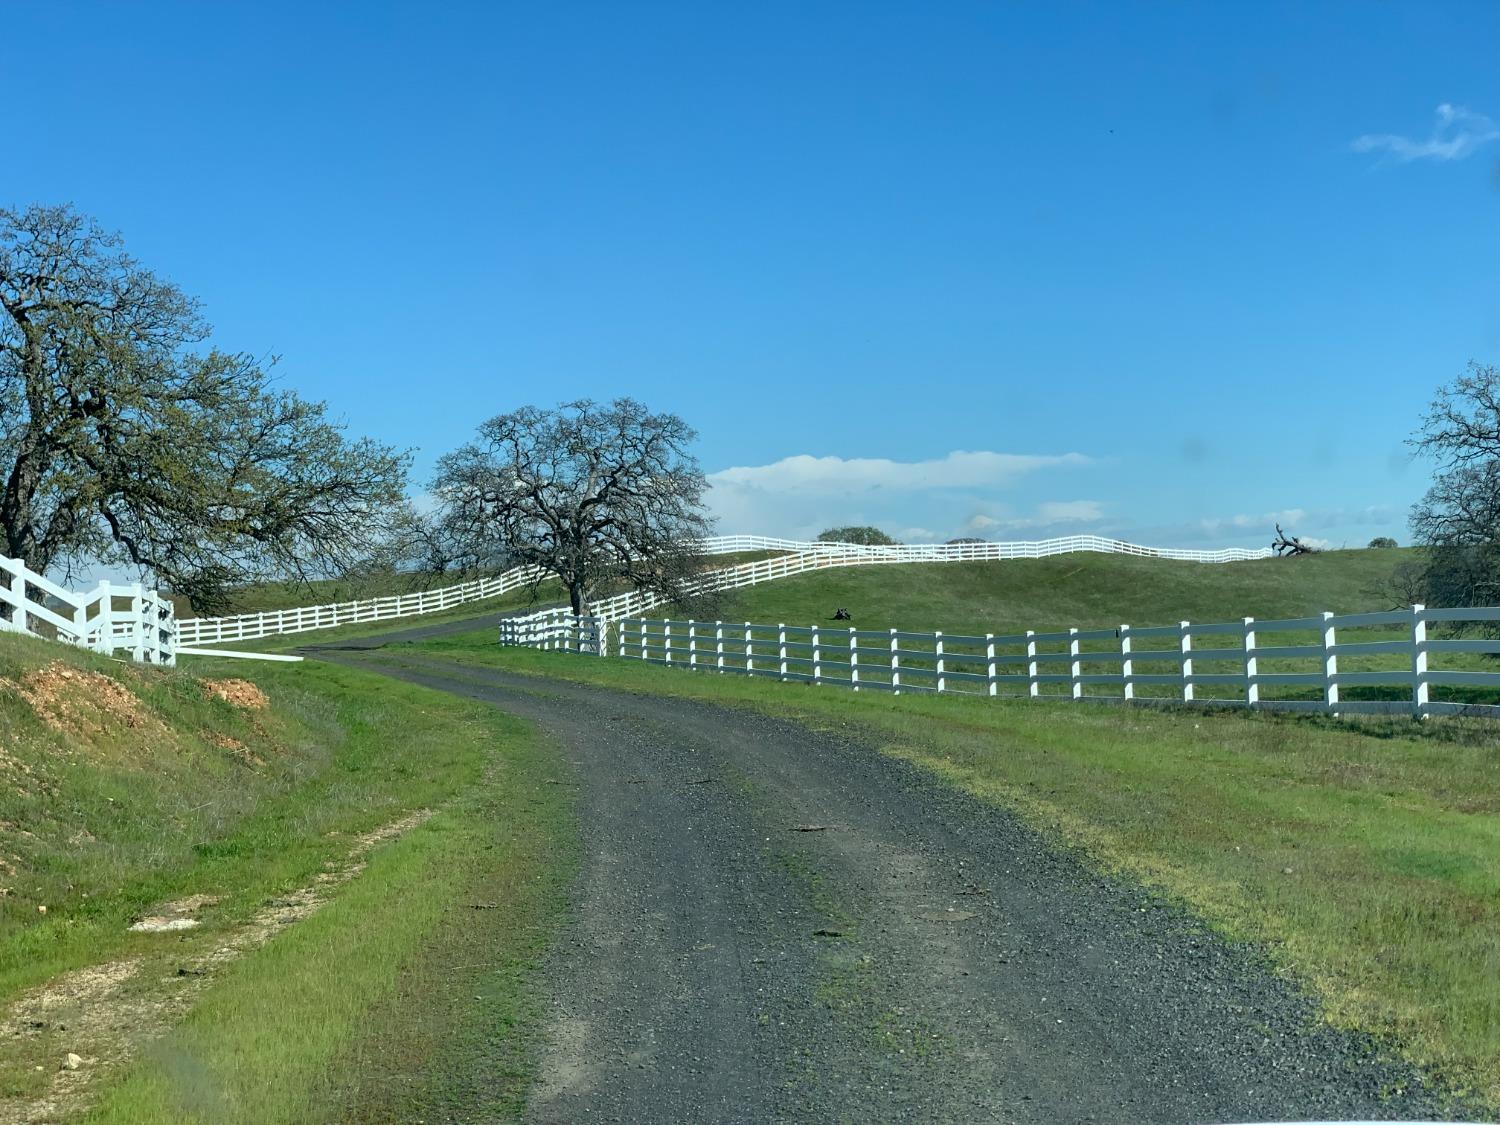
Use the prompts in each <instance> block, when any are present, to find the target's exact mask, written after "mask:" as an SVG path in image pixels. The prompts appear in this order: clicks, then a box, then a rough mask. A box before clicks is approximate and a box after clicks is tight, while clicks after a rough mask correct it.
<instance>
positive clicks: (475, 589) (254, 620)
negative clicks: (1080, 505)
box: [178, 535, 1271, 645]
mask: <svg viewBox="0 0 1500 1125" xmlns="http://www.w3.org/2000/svg"><path fill="white" fill-rule="evenodd" d="M701 547H702V549H703V552H704V553H705V554H709V555H730V554H744V553H750V552H754V551H778V552H785V555H784V556H783V557H781V558H773V559H763V560H760V561H759V562H754V563H745V564H742V565H741V566H737V567H726V568H724V569H722V570H716V571H708V572H706V573H705V575H704V578H703V580H701V581H700V582H699V583H698V585H699V587H705V586H708V585H710V584H713V585H717V586H718V588H722V589H736V588H738V587H740V586H750V585H754V584H755V583H758V582H768V581H771V580H773V579H776V578H785V577H787V576H789V575H792V574H801V573H803V572H805V571H808V570H818V569H822V568H823V567H827V566H869V565H871V564H874V563H909V562H971V561H976V560H984V559H1036V558H1045V557H1046V556H1048V555H1061V554H1069V553H1071V552H1074V551H1095V552H1102V553H1106V554H1118V555H1136V556H1139V557H1142V558H1160V559H1178V560H1183V561H1187V562H1204V563H1223V562H1239V561H1243V560H1247V559H1259V558H1265V557H1266V556H1268V555H1270V554H1271V550H1270V548H1262V549H1259V550H1249V549H1246V548H1243V547H1229V548H1226V549H1224V550H1221V551H1187V550H1176V549H1173V548H1170V547H1142V546H1140V545H1139V544H1137V543H1127V542H1125V541H1124V540H1120V539H1103V538H1100V537H1099V536H1097V535H1073V536H1067V537H1064V538H1059V539H1042V540H1037V541H1034V542H1016V543H929V544H916V545H910V544H904V545H900V546H892V547H867V546H862V545H859V544H854V543H820V542H810V541H806V540H800V539H775V538H770V537H767V536H763V535H720V536H715V537H713V538H711V539H704V540H703V541H702V543H701ZM794 559H796V560H800V561H796V562H793V561H791V560H794ZM770 564H778V565H775V566H773V565H770ZM537 574H538V571H537V569H536V568H535V567H518V568H517V569H515V570H510V571H506V572H505V573H504V574H501V575H497V576H496V577H494V578H485V579H480V580H477V581H473V582H464V583H460V584H458V585H456V586H446V587H443V588H441V589H437V590H428V591H425V592H422V593H412V594H399V595H391V596H389V597H383V598H366V599H363V600H358V601H347V602H339V603H337V604H330V605H316V606H303V607H299V608H296V609H280V610H269V611H266V612H263V613H245V614H238V615H235V616H232V617H189V618H186V619H184V620H182V621H179V622H178V626H179V628H180V629H181V634H182V643H183V644H184V645H204V644H222V643H224V642H227V641H244V640H252V639H254V638H256V637H266V636H274V635H276V634H279V633H305V632H309V631H311V630H314V629H328V628H332V627H333V626H335V625H347V624H351V623H353V622H360V621H385V620H388V619H391V618H397V617H414V616H417V615H420V614H424V613H435V612H437V611H438V610H442V609H448V608H450V607H452V606H455V605H461V604H463V603H465V602H474V601H483V600H485V599H488V598H493V597H498V596H499V595H501V594H505V593H509V592H510V591H511V590H515V589H518V588H520V587H522V586H525V585H528V584H529V583H531V582H533V581H534V580H535V579H536V577H537ZM660 604H661V599H660V598H654V597H652V596H650V595H644V594H639V593H627V594H621V595H619V596H617V597H615V598H610V599H605V600H604V601H602V602H599V603H597V604H595V605H594V606H592V607H591V609H592V610H593V612H594V613H595V614H597V615H601V616H605V617H618V616H621V615H626V616H630V615H635V614H640V613H644V612H645V611H646V610H648V609H651V608H653V607H654V606H657V605H660Z"/></svg>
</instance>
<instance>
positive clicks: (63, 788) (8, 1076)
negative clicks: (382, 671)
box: [0, 634, 569, 1122]
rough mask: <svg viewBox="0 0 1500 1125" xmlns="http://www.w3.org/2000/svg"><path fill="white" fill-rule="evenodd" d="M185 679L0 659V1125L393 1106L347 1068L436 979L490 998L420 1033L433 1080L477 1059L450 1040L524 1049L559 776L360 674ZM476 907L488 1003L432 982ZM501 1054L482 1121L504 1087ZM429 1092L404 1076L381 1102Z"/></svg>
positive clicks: (416, 697) (476, 720)
mask: <svg viewBox="0 0 1500 1125" xmlns="http://www.w3.org/2000/svg"><path fill="white" fill-rule="evenodd" d="M185 664H186V665H187V666H186V667H184V668H181V669H178V670H168V669H157V668H141V667H137V666H134V665H131V664H128V663H124V662H120V661H114V660H107V659H104V658H101V657H97V656H94V655H92V654H90V653H87V652H82V651H79V650H76V649H72V648H69V647H65V646H62V645H57V644H53V643H49V642H45V641H39V640H35V639H32V638H28V637H18V636H14V635H11V634H0V1120H33V1119H35V1120H42V1119H45V1120H63V1119H66V1120H74V1119H78V1117H79V1116H80V1111H81V1110H83V1109H84V1108H85V1107H86V1106H87V1105H88V1103H89V1102H91V1101H95V1100H96V1099H99V1098H100V1097H102V1099H103V1101H102V1104H101V1105H100V1107H99V1108H98V1110H97V1113H98V1115H99V1118H100V1119H103V1120H111V1121H143V1122H144V1121H163V1120H205V1121H207V1120H212V1121H238V1120H253V1121H307V1120H322V1119H327V1118H340V1119H341V1114H342V1109H341V1108H340V1106H341V1105H343V1106H347V1104H349V1103H350V1102H351V1101H368V1100H370V1099H372V1098H373V1099H374V1100H376V1101H386V1100H389V1098H390V1097H392V1096H395V1095H394V1094H392V1093H391V1092H390V1091H370V1092H367V1091H365V1090H364V1089H363V1087H362V1086H361V1085H360V1081H359V1075H360V1074H361V1073H363V1068H362V1066H361V1065H360V1063H359V1059H360V1057H361V1056H364V1055H368V1054H370V1053H371V1052H375V1053H382V1052H384V1050H385V1048H384V1041H385V1038H386V1037H387V1036H390V1035H396V1036H402V1035H404V1034H406V1033H407V1032H408V1031H412V1030H413V1029H414V1024H413V1020H414V1019H416V1020H417V1023H419V1024H425V1023H426V1022H429V1021H426V1020H425V1016H424V1015H423V1013H420V1012H418V1013H414V1012H412V1011H410V1010H409V1006H403V1005H401V1004H398V1003H395V1002H394V1000H393V998H394V997H396V996H397V988H398V985H399V982H400V980H401V979H402V977H403V975H404V974H408V973H413V972H416V973H425V972H427V971H428V967H429V966H428V962H429V961H430V960H432V959H433V958H437V959H439V960H446V961H448V962H450V964H449V967H448V970H445V973H444V975H443V980H444V981H445V982H446V984H445V987H448V988H456V989H458V990H460V991H461V992H462V993H463V994H464V996H465V997H466V998H468V997H472V996H479V995H483V996H484V997H485V1000H484V1002H483V1003H480V1004H474V1003H470V1004H469V1005H467V1006H466V1007H464V1008H462V1009H461V1010H460V1009H459V1007H458V1006H456V1005H455V1006H454V1007H453V1009H452V1010H453V1011H454V1013H455V1015H458V1014H461V1015H462V1017H463V1018H461V1019H455V1021H454V1022H452V1023H451V1025H449V1026H448V1027H446V1028H445V1029H444V1032H443V1035H442V1036H437V1037H436V1038H434V1037H433V1035H432V1034H431V1029H430V1028H429V1029H427V1034H428V1038H429V1039H431V1040H432V1046H433V1048H434V1050H433V1052H432V1055H431V1058H432V1059H433V1060H437V1061H436V1062H435V1063H434V1064H433V1067H434V1068H436V1069H441V1067H442V1066H443V1065H446V1062H447V1061H455V1060H458V1059H460V1058H461V1057H462V1056H463V1054H464V1052H465V1051H467V1050H470V1049H471V1047H472V1048H474V1049H478V1048H479V1047H481V1046H483V1045H484V1044H485V1042H486V1041H489V1043H490V1047H491V1048H493V1039H492V1037H488V1036H487V1035H484V1034H480V1032H479V1031H477V1030H476V1028H475V1027H474V1026H472V1025H471V1024H470V1023H469V1022H466V1021H468V1020H469V1017H471V1016H472V1017H473V1019H474V1020H480V1021H488V1022H489V1023H490V1025H491V1026H493V1025H494V1024H497V1023H498V1024H501V1025H507V1026H509V1025H513V1024H516V1023H517V1022H521V1023H524V1022H525V1021H524V1020H522V1016H523V1015H524V1013H525V1011H526V1010H527V1005H528V1004H529V1003H530V1000H529V998H528V993H527V982H528V980H529V976H528V973H529V969H528V968H527V966H529V965H530V964H531V962H532V960H533V959H534V957H535V956H536V954H537V952H538V951H539V949H540V947H541V944H542V942H543V939H544V935H545V932H546V929H547V926H548V925H550V921H549V920H550V919H551V918H552V917H554V911H555V908H556V906H557V905H558V903H559V902H560V900H559V899H558V897H557V896H558V893H559V887H560V880H561V879H562V878H563V877H564V876H565V874H566V868H567V856H568V839H569V828H568V823H569V822H568V816H569V813H568V807H567V797H566V792H565V791H563V790H561V789H560V788H559V787H557V786H556V785H550V786H549V785H547V784H545V782H544V780H543V779H544V778H550V777H555V776H556V775H557V773H558V772H559V771H560V770H565V769H566V766H565V764H563V763H560V762H559V761H558V760H557V758H556V754H555V752H554V751H553V750H552V749H551V748H550V747H549V746H548V745H546V744H544V743H542V742H541V741H540V740H538V739H537V738H535V737H534V736H533V735H532V734H531V733H530V731H529V729H528V728H526V727H524V726H523V725H522V724H520V723H519V722H516V721H515V720H512V719H509V718H508V717H507V716H504V715H502V714H500V713H499V712H496V711H494V710H493V709H490V708H486V707H482V706H480V705H478V704H468V703H465V702H462V701H458V700H453V699H448V698H445V697H441V696H438V695H436V694H435V693H431V692H428V691H425V690H423V689H419V688H414V687H408V686H406V685H401V684H394V683H390V682H388V681H385V680H383V679H380V678H377V677H374V676H370V675H366V674H364V673H360V672H356V671H351V670H346V669H341V668H337V667H332V666H328V665H320V664H314V663H305V664H298V665H259V666H257V665H249V664H247V663H245V662H231V661H227V660H201V661H186V662H185ZM252 680H253V682H250V681H252ZM497 772H503V774H504V776H505V784H504V785H496V784H493V781H494V780H495V777H496V774H497ZM475 896H482V897H483V898H485V899H486V900H488V901H505V902H506V903H507V904H508V910H507V911H496V912H493V913H495V914H496V915H497V916H499V915H504V917H496V918H494V919H490V918H488V917H485V918H477V919H474V918H467V917H465V918H463V924H464V926H465V927H467V929H466V930H465V931H464V932H465V934H468V935H470V936H472V935H475V934H480V935H482V938H483V941H484V943H485V945H486V953H487V955H489V954H490V953H491V952H493V953H494V954H495V955H496V956H497V957H498V960H497V961H496V962H495V964H494V965H492V966H491V969H492V970H493V969H494V968H495V967H497V966H498V967H499V968H501V969H504V970H505V971H506V973H505V976H504V978H503V981H502V985H503V986H497V985H496V984H495V983H494V982H495V980H496V979H499V978H496V977H495V974H494V973H493V971H492V972H490V973H489V974H484V973H481V972H480V966H479V965H478V959H469V960H472V961H474V962H475V964H474V966H473V971H472V972H471V971H468V969H467V962H466V967H465V968H464V970H463V971H456V970H453V969H452V965H451V957H450V953H451V949H452V945H453V940H452V934H451V932H450V931H451V929H452V927H451V924H449V923H451V919H452V918H453V917H454V914H453V911H452V907H453V903H454V902H455V900H457V899H459V898H460V897H464V898H465V900H469V899H470V898H472V897H475ZM465 913H467V912H465ZM153 919H154V920H155V921H154V922H152V921H151V920H153ZM143 922H150V924H152V925H157V926H158V927H159V928H160V927H164V932H141V931H138V930H136V929H133V928H132V927H133V926H134V925H136V924H137V923H143ZM168 924H170V925H168ZM173 926H175V927H178V928H175V929H174V928H172V927H173ZM476 927H477V928H476ZM539 935H540V936H539ZM466 940H467V939H466ZM476 940H477V939H476ZM434 963H436V962H434ZM481 976H485V977H486V979H485V980H480V979H478V978H479V977H481ZM377 1011H378V1012H379V1013H380V1019H379V1020H374V1019H372V1018H370V1017H371V1015H372V1013H375V1012H377ZM418 1017H421V1018H420V1019H418ZM163 1036H165V1037H166V1038H165V1042H166V1044H167V1046H166V1047H165V1048H159V1047H154V1046H153V1043H154V1042H157V1041H158V1040H160V1039H161V1037H163ZM515 1043H516V1047H517V1052H518V1053H517V1055H516V1057H515V1058H513V1059H512V1058H505V1059H497V1060H496V1062H497V1064H498V1065H500V1066H502V1067H503V1068H505V1071H506V1073H507V1074H508V1075H512V1076H511V1077H507V1078H505V1079H503V1080H502V1081H499V1082H497V1083H496V1084H495V1086H494V1087H493V1090H492V1093H493V1094H494V1095H495V1097H496V1098H497V1099H498V1100H499V1101H500V1102H507V1101H508V1100H509V1099H513V1098H514V1097H515V1096H517V1092H518V1091H519V1090H520V1089H521V1088H523V1087H524V1084H525V1083H524V1076H525V1065H526V1064H525V1057H524V1056H525V1048H526V1043H525V1040H524V1038H523V1037H522V1036H519V1035H518V1036H517V1037H516V1039H515ZM70 1054H72V1055H76V1056H78V1057H79V1060H80V1061H79V1062H78V1063H77V1064H76V1069H74V1068H73V1067H70V1066H69V1065H68V1062H67V1060H68V1057H69V1055H70ZM386 1069H389V1068H386ZM460 1069H462V1068H460ZM443 1079H444V1076H443V1075H442V1074H440V1073H436V1072H435V1070H434V1069H433V1068H429V1069H428V1070H423V1068H422V1067H421V1066H418V1065H416V1064H415V1063H412V1065H411V1066H410V1067H409V1069H408V1070H407V1071H405V1072H403V1074H402V1076H401V1081H400V1083H399V1084H398V1085H399V1091H398V1092H399V1093H400V1097H401V1098H406V1099H407V1100H408V1101H410V1099H411V1098H413V1097H416V1096H417V1094H419V1093H420V1091H422V1090H425V1089H436V1088H437V1087H439V1086H441V1084H442V1081H443ZM122 1080H123V1081H122ZM435 1096H436V1095H435ZM419 1100H420V1099H419ZM49 1106H50V1108H46V1107H49ZM39 1107H43V1108H39ZM420 1108H421V1107H420V1106H418V1107H417V1109H416V1110H415V1111H414V1110H412V1107H411V1106H410V1105H404V1106H397V1107H387V1109H386V1110H383V1111H381V1112H384V1113H385V1116H386V1117H388V1118H389V1119H410V1118H412V1117H416V1116H421V1112H420ZM372 1112H373V1111H372ZM38 1114H40V1116H38ZM376 1115H377V1116H379V1113H377V1114H376Z"/></svg>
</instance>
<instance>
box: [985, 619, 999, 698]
mask: <svg viewBox="0 0 1500 1125" xmlns="http://www.w3.org/2000/svg"><path fill="white" fill-rule="evenodd" d="M984 659H985V661H986V663H985V671H984V677H985V681H986V687H987V688H988V690H989V694H990V695H997V694H998V693H999V691H1000V685H999V684H998V683H996V682H995V634H994V633H986V634H985V635H984Z"/></svg>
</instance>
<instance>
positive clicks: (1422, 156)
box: [1349, 102, 1500, 164]
mask: <svg viewBox="0 0 1500 1125" xmlns="http://www.w3.org/2000/svg"><path fill="white" fill-rule="evenodd" d="M1494 140H1500V124H1496V122H1495V121H1493V120H1492V119H1490V118H1488V117H1486V116H1485V115H1484V114H1482V113H1475V112H1474V111H1473V110H1470V109H1466V108H1464V107H1463V106H1461V105H1449V104H1448V103H1447V102H1444V103H1443V104H1442V105H1440V106H1438V107H1437V120H1436V121H1434V122H1433V126H1432V135H1431V136H1429V137H1428V138H1427V139H1426V140H1417V139H1414V138H1412V137H1403V136H1401V135H1400V134H1399V133H1366V134H1365V135H1364V136H1362V137H1356V138H1354V140H1353V141H1352V142H1351V143H1350V146H1349V147H1350V148H1352V149H1353V150H1354V151H1355V152H1378V153H1380V154H1381V155H1382V156H1383V157H1384V158H1385V159H1388V160H1394V161H1396V162H1398V163H1401V164H1408V163H1410V162H1411V161H1413V160H1439V161H1447V160H1462V159H1463V158H1464V157H1466V156H1470V155H1472V154H1473V153H1474V152H1476V151H1478V150H1479V149H1480V148H1482V147H1484V146H1485V145H1487V144H1489V143H1490V142H1491V141H1494Z"/></svg>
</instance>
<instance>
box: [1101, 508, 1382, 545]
mask: <svg viewBox="0 0 1500 1125" xmlns="http://www.w3.org/2000/svg"><path fill="white" fill-rule="evenodd" d="M1403 518H1404V515H1403V513H1402V512H1401V510H1400V509H1398V508H1395V507H1393V506H1391V505H1389V504H1372V505H1370V506H1368V507H1364V508H1280V509H1277V510H1275V511H1266V512H1252V513H1239V514H1236V515H1231V516H1216V517H1211V518H1205V519H1199V520H1194V521H1191V522H1187V523H1174V524H1155V525H1150V526H1139V525H1137V526H1132V527H1127V528H1124V529H1121V530H1120V531H1119V532H1117V533H1119V534H1122V535H1123V537H1124V538H1126V539H1132V538H1133V539H1134V541H1135V542H1137V543H1145V544H1147V545H1148V546H1153V547H1186V546H1196V545H1199V544H1202V545H1204V546H1215V547H1229V546H1247V547H1256V546H1265V545H1267V544H1269V543H1270V542H1271V540H1272V539H1273V538H1275V534H1276V525H1277V524H1280V525H1281V526H1282V528H1283V530H1285V531H1286V533H1287V534H1288V535H1295V536H1297V537H1299V538H1300V539H1302V540H1303V541H1304V542H1312V543H1313V544H1314V545H1315V546H1321V545H1326V544H1327V543H1330V542H1331V543H1334V544H1343V543H1348V544H1350V545H1353V546H1363V545H1364V543H1365V542H1366V541H1367V540H1368V539H1369V538H1370V537H1371V536H1373V535H1377V534H1379V535H1392V534H1399V532H1400V524H1401V522H1402V520H1403ZM1315 531H1321V532H1324V533H1326V534H1327V539H1326V540H1325V539H1323V538H1319V537H1316V536H1313V535H1312V534H1311V533H1312V532H1315Z"/></svg>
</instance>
